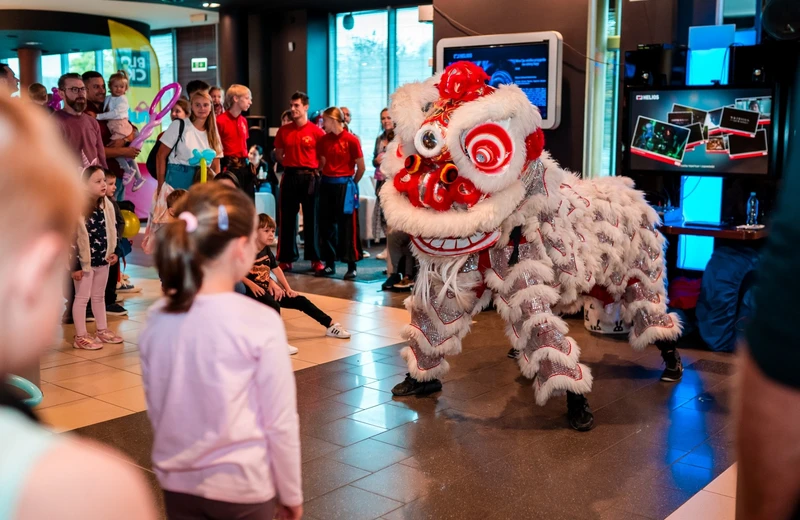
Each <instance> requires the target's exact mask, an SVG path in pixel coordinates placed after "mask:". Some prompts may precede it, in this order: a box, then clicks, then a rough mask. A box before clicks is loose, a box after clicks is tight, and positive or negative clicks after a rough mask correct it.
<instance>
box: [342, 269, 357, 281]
mask: <svg viewBox="0 0 800 520" xmlns="http://www.w3.org/2000/svg"><path fill="white" fill-rule="evenodd" d="M356 276H358V272H357V271H356V270H355V269H352V270H350V271H347V272H346V273H344V279H345V280H355V279H356Z"/></svg>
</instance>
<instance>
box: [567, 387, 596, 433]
mask: <svg viewBox="0 0 800 520" xmlns="http://www.w3.org/2000/svg"><path fill="white" fill-rule="evenodd" d="M567 417H568V418H569V425H570V427H572V429H574V430H578V431H579V432H588V431H589V430H591V429H592V428H594V415H592V409H591V408H589V400H588V399H586V397H584V396H583V395H581V394H573V393H572V392H567Z"/></svg>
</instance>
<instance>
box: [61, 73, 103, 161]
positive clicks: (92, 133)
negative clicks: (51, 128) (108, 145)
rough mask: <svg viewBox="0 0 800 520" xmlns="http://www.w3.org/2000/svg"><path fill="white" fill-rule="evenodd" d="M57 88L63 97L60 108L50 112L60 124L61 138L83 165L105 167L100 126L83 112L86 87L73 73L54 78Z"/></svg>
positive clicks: (81, 79) (77, 75)
mask: <svg viewBox="0 0 800 520" xmlns="http://www.w3.org/2000/svg"><path fill="white" fill-rule="evenodd" d="M58 91H59V94H60V95H61V97H62V98H63V99H64V108H63V109H62V110H58V111H56V112H55V113H54V114H53V117H54V118H55V119H56V122H57V123H58V124H59V126H60V127H61V130H62V132H63V134H64V140H65V141H66V143H67V145H68V146H69V147H70V148H71V149H72V150H74V151H75V154H76V156H77V158H78V160H79V161H80V162H81V164H83V166H84V167H85V166H89V165H92V164H97V165H99V166H102V167H103V168H108V165H107V164H106V152H105V149H104V148H103V138H102V137H101V136H100V125H99V124H98V123H97V121H95V119H94V118H93V117H92V116H90V115H87V114H85V113H84V111H85V110H86V103H87V100H86V86H85V85H84V83H83V78H81V76H80V75H79V74H75V73H73V72H71V73H69V74H64V75H63V76H61V77H60V78H58Z"/></svg>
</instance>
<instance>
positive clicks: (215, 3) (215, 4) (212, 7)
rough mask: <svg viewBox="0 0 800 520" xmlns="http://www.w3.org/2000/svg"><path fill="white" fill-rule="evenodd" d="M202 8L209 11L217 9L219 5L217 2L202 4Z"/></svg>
mask: <svg viewBox="0 0 800 520" xmlns="http://www.w3.org/2000/svg"><path fill="white" fill-rule="evenodd" d="M203 7H208V8H209V9H216V8H217V7H219V4H218V3H217V2H204V3H203Z"/></svg>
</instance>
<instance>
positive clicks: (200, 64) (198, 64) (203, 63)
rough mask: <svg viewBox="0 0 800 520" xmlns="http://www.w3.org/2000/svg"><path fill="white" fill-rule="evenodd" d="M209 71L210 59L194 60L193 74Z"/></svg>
mask: <svg viewBox="0 0 800 520" xmlns="http://www.w3.org/2000/svg"><path fill="white" fill-rule="evenodd" d="M207 70H208V58H192V72H205V71H207Z"/></svg>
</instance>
